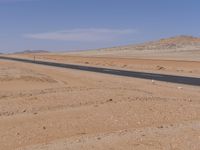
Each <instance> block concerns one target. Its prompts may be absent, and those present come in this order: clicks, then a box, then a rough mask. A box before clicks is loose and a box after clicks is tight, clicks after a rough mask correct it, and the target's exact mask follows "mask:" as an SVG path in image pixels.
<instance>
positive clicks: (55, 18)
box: [0, 0, 200, 52]
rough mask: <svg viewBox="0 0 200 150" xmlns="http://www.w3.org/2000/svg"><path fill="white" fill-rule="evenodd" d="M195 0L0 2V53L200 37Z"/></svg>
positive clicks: (89, 47) (26, 0)
mask: <svg viewBox="0 0 200 150" xmlns="http://www.w3.org/2000/svg"><path fill="white" fill-rule="evenodd" d="M199 8H200V1H199V0H0V52H8V51H9V52H11V51H21V50H26V49H34V50H35V49H39V50H41V49H42V50H43V49H44V50H57V51H64V50H79V49H92V48H100V47H110V46H117V45H126V44H133V43H138V42H143V41H146V40H154V39H157V38H163V37H169V36H174V35H180V34H181V35H193V36H200V19H199V16H200V9H199Z"/></svg>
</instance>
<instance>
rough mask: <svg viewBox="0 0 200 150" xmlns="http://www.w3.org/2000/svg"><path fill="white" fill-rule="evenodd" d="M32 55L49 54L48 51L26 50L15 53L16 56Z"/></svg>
mask: <svg viewBox="0 0 200 150" xmlns="http://www.w3.org/2000/svg"><path fill="white" fill-rule="evenodd" d="M32 53H49V51H46V50H25V51H21V52H15V53H14V54H32Z"/></svg>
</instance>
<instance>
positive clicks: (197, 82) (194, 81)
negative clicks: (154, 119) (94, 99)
mask: <svg viewBox="0 0 200 150" xmlns="http://www.w3.org/2000/svg"><path fill="white" fill-rule="evenodd" d="M0 59H4V60H12V61H20V62H25V63H33V64H40V65H47V66H54V67H62V68H68V69H76V70H83V71H90V72H98V73H104V74H112V75H118V76H126V77H134V78H141V79H150V80H157V81H165V82H171V83H178V84H186V85H193V86H200V78H196V77H186V76H175V75H165V74H157V73H147V72H136V71H126V70H118V69H109V68H99V67H88V66H81V65H71V64H63V63H55V62H46V61H34V60H29V59H21V58H11V57H4V56H0Z"/></svg>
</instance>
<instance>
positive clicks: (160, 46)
mask: <svg viewBox="0 0 200 150" xmlns="http://www.w3.org/2000/svg"><path fill="white" fill-rule="evenodd" d="M181 49H187V50H189V49H191V50H196V49H200V38H197V37H193V36H185V35H182V36H175V37H171V38H165V39H160V40H158V41H152V42H146V43H143V44H135V45H127V46H119V47H112V48H105V49H101V50H103V51H104V50H105V51H107V50H108V51H120V50H181Z"/></svg>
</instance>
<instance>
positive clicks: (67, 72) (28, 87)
mask: <svg viewBox="0 0 200 150" xmlns="http://www.w3.org/2000/svg"><path fill="white" fill-rule="evenodd" d="M188 41H189V42H188ZM174 42H175V43H178V44H177V45H175V46H176V47H174ZM158 43H159V44H158ZM166 43H167V44H166ZM188 43H189V44H188ZM196 43H199V40H197V39H195V38H192V37H178V38H172V39H167V40H164V43H163V40H161V41H159V42H157V43H156V44H157V45H156V46H157V47H156V46H155V43H153V48H149V47H150V46H149V45H151V47H152V44H149V43H148V44H146V45H147V47H144V45H142V46H140V49H139V50H135V51H134V50H132V49H131V48H130V47H128V48H127V47H126V48H125V50H124V48H117V49H114V48H113V49H110V50H108V49H106V50H96V51H86V52H71V53H25V54H24V53H23V54H9V55H6V56H9V57H17V58H26V59H33V58H34V57H35V58H36V60H43V61H53V62H62V63H69V64H79V65H84V66H96V67H106V68H116V69H123V70H133V71H143V72H153V73H160V74H170V75H180V76H189V77H197V78H199V77H200V61H199V58H200V50H199V49H198V44H196ZM170 44H171V45H170ZM195 44H196V45H197V46H196V45H195ZM180 45H183V47H180ZM194 45H195V46H194ZM192 46H193V47H192ZM141 47H142V48H143V49H144V50H143V49H142V50H141ZM158 47H159V48H158ZM191 47H192V48H191ZM162 49H164V50H163V51H162ZM79 149H82V150H199V149H200V87H199V86H192V85H184V84H177V83H167V82H160V81H152V80H145V79H139V78H131V77H122V76H115V75H108V74H101V73H94V72H87V71H80V70H73V69H65V68H57V67H50V66H43V65H37V64H29V63H22V62H16V61H6V60H0V150H79Z"/></svg>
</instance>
